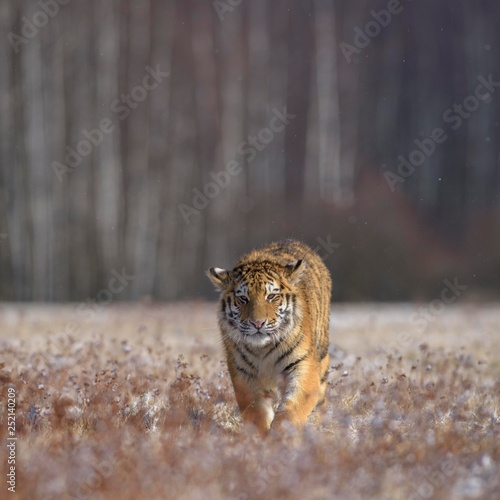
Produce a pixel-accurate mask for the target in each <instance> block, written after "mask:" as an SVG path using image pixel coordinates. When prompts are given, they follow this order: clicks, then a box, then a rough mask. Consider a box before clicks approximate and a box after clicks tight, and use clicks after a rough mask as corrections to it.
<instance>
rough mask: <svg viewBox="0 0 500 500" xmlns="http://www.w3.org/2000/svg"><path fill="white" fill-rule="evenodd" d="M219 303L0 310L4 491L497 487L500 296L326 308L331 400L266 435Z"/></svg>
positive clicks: (412, 493)
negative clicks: (478, 301)
mask: <svg viewBox="0 0 500 500" xmlns="http://www.w3.org/2000/svg"><path fill="white" fill-rule="evenodd" d="M420 308H422V309H420ZM214 311H215V305H214V304H206V303H202V302H200V303H183V304H171V305H166V306H165V305H161V306H160V305H147V304H143V305H109V306H107V307H104V308H102V310H100V311H97V312H95V311H93V310H92V309H91V308H89V307H87V306H85V307H82V306H80V307H78V306H76V305H74V306H71V305H69V306H54V307H47V306H37V305H19V306H18V305H2V306H0V388H1V394H0V396H1V399H0V401H1V405H0V440H1V443H2V454H0V458H1V463H0V471H1V474H2V478H3V479H2V484H1V487H0V488H1V490H0V498H23V499H43V500H46V499H115V498H116V499H139V498H144V499H200V500H201V499H226V498H228V499H254V498H255V499H264V498H265V499H274V498H287V499H288V498H289V499H301V500H306V499H307V500H309V499H329V498H339V499H357V498H359V499H364V498H380V499H428V498H436V499H461V498H491V499H493V498H499V495H500V465H499V459H500V432H499V431H500V396H499V395H500V306H494V305H491V306H478V305H469V304H466V305H460V306H453V305H450V306H446V307H444V306H443V307H435V308H430V309H429V306H428V305H425V304H423V305H421V306H409V305H369V304H367V305H337V306H334V307H333V309H332V322H331V340H332V348H331V352H332V356H331V371H330V375H329V389H328V394H327V404H326V406H325V407H324V408H323V409H321V410H318V411H316V412H315V413H314V414H313V415H312V417H311V419H310V423H309V424H308V426H307V427H306V429H305V430H304V432H301V433H295V432H294V431H293V430H287V429H285V430H284V432H283V434H280V435H270V436H269V437H268V438H266V439H261V438H259V437H257V436H256V435H255V434H254V433H252V432H249V430H248V429H246V428H244V427H242V425H241V421H240V417H239V415H238V412H237V409H236V403H235V400H234V396H233V392H232V387H231V384H230V381H229V379H228V374H227V371H226V366H225V362H224V361H223V356H222V351H221V344H220V341H219V339H218V332H217V328H216V324H215V312H214ZM414 314H417V315H419V316H418V318H417V317H415V316H412V315H414ZM9 388H14V389H15V417H16V420H15V424H16V429H15V435H16V437H17V441H14V442H15V453H14V455H15V467H16V470H15V476H16V479H15V481H16V487H15V489H16V494H15V495H14V494H11V493H10V492H9V491H8V489H7V488H8V486H9V485H8V483H7V481H6V477H7V476H6V474H7V472H8V469H7V467H8V464H7V462H8V458H9V456H13V455H9V453H10V450H9V448H7V444H8V443H11V442H13V441H9V440H8V437H9V436H8V429H9V428H8V418H7V417H8V404H7V396H8V394H9V395H12V394H14V393H13V392H12V389H10V391H9ZM11 406H12V405H11ZM6 451H7V454H5V452H6Z"/></svg>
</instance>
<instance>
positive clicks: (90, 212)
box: [0, 0, 500, 301]
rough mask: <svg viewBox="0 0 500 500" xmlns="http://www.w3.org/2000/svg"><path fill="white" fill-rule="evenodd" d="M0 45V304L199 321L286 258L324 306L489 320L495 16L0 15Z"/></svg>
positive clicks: (495, 265)
mask: <svg viewBox="0 0 500 500" xmlns="http://www.w3.org/2000/svg"><path fill="white" fill-rule="evenodd" d="M381 11H384V12H381ZM387 13H388V15H387ZM367 33H368V34H367ZM0 36H1V42H0V298H1V299H3V300H17V301H19V300H22V301H25V300H36V301H66V300H72V301H75V300H77V301H80V300H86V298H87V297H90V298H95V297H98V298H99V292H100V291H102V290H103V289H104V288H106V287H108V283H109V280H110V279H111V278H112V277H113V273H122V272H123V271H125V273H126V274H128V275H133V276H134V278H133V279H131V280H130V282H129V285H128V286H127V287H126V288H125V289H124V290H123V291H121V292H120V293H116V294H115V296H114V297H113V300H133V299H139V298H143V297H152V298H153V299H155V300H156V299H158V300H160V299H161V300H165V299H166V300H177V299H184V298H196V297H199V298H208V297H210V298H212V299H214V298H215V294H214V293H213V291H212V289H211V286H210V284H209V282H208V280H207V279H206V277H205V276H204V270H205V269H207V268H208V267H210V266H219V267H229V266H232V265H233V264H234V263H235V261H236V260H237V258H238V257H239V255H240V254H241V253H242V252H245V251H248V250H250V249H251V248H252V247H255V246H258V245H261V244H263V243H265V242H268V241H270V240H274V239H279V238H283V237H287V236H293V237H296V238H300V239H303V240H304V241H306V242H307V243H309V244H311V245H312V246H313V247H317V248H318V251H319V253H320V254H321V255H323V256H324V257H325V261H326V263H327V265H328V266H329V268H330V269H331V271H332V273H333V281H334V299H335V300H416V299H433V298H436V297H439V293H440V291H441V290H442V288H443V280H445V279H448V280H450V281H453V280H454V279H457V280H458V283H460V284H461V285H467V287H468V289H467V293H468V294H469V296H470V297H476V298H479V299H480V300H482V299H484V298H493V299H496V298H498V296H499V293H500V197H499V193H500V142H499V139H500V128H499V120H500V86H495V84H494V83H491V82H500V66H499V61H500V3H499V2H498V0H489V1H486V0H483V1H481V0H479V1H475V2H472V1H465V0H440V1H435V0H423V1H410V0H406V1H405V0H401V2H398V1H396V0H384V1H373V0H370V1H368V0H358V1H355V2H354V1H352V2H350V1H346V0H343V1H329V2H327V1H324V0H289V1H285V0H218V1H211V0H207V1H194V0H177V1H174V0H171V1H169V0H85V1H78V0H64V1H63V0H40V1H28V0H2V2H1V3H0ZM167 73H168V75H167ZM481 78H483V79H484V80H481ZM481 81H486V82H487V85H489V87H490V90H489V93H490V95H489V97H488V98H487V99H483V98H481V99H478V98H477V97H474V96H475V93H476V88H477V86H478V85H479V84H480V83H481ZM488 81H489V82H490V83H488ZM485 92H486V91H485V90H484V86H483V88H482V94H481V95H482V96H483V97H484V95H485ZM455 105H456V106H459V107H456V108H454V106H455ZM464 106H465V108H464ZM467 110H469V111H467ZM286 115H289V116H288V118H287V117H286ZM435 129H442V131H443V133H442V134H441V135H440V133H439V132H436V133H435V135H434V137H435V138H438V139H439V141H438V142H432V143H430V142H429V140H430V139H429V137H431V136H433V131H435ZM444 136H446V139H444ZM415 141H417V142H418V141H423V142H420V144H421V145H422V144H423V146H422V147H420V149H419V147H418V146H417V142H415ZM425 141H427V142H425ZM432 144H434V148H433V147H432ZM415 150H420V151H423V150H426V151H427V152H425V151H424V152H421V153H420V154H419V153H413V156H411V155H412V152H413V151H415ZM400 155H402V156H403V157H404V158H405V161H410V159H411V158H413V160H412V161H413V162H414V163H418V165H416V166H415V167H414V168H413V167H412V165H410V164H409V163H407V164H406V166H399V167H398V165H399V164H400V163H401V159H398V157H400ZM396 176H399V177H396ZM217 182H218V184H219V185H218V184H217ZM101 295H102V294H101Z"/></svg>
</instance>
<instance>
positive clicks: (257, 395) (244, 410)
mask: <svg viewBox="0 0 500 500" xmlns="http://www.w3.org/2000/svg"><path fill="white" fill-rule="evenodd" d="M233 386H234V393H235V396H236V401H237V403H238V407H239V409H240V412H241V417H242V418H243V421H244V422H246V423H250V424H253V425H254V426H255V427H257V429H258V430H259V432H260V433H261V434H263V435H265V434H267V433H268V432H269V429H270V427H271V422H272V421H273V418H274V410H273V397H272V394H270V393H268V392H266V391H260V390H255V389H252V388H251V387H249V385H248V384H247V382H246V381H244V380H243V379H241V378H235V379H234V380H233Z"/></svg>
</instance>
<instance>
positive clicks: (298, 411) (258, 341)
mask: <svg viewBox="0 0 500 500" xmlns="http://www.w3.org/2000/svg"><path fill="white" fill-rule="evenodd" d="M207 275H208V277H209V278H210V280H211V281H212V282H213V284H214V285H215V287H216V289H217V290H219V291H220V292H221V295H220V307H219V314H218V319H219V326H220V330H221V334H222V339H223V343H224V349H225V353H226V357H227V364H228V369H229V374H230V376H231V380H232V383H233V387H234V392H235V396H236V400H237V403H238V406H239V408H240V411H241V414H242V417H243V419H244V421H247V422H251V423H253V424H254V425H255V426H256V427H257V428H258V429H259V430H260V431H261V432H262V433H264V434H265V433H267V432H268V431H269V429H270V428H271V426H272V428H273V429H274V428H275V427H279V426H280V425H281V423H282V422H283V421H284V420H286V421H289V422H290V423H291V424H292V425H294V426H297V427H300V426H302V425H303V424H305V423H306V422H307V419H308V417H309V415H310V413H311V412H312V410H313V409H314V408H315V406H316V405H317V404H319V403H322V402H323V401H324V398H325V391H326V382H327V377H328V368H329V338H328V328H329V313H330V295H331V279H330V274H329V272H328V270H327V268H326V267H325V265H324V264H323V261H322V260H321V258H320V257H319V256H318V255H317V254H316V253H315V252H314V251H313V250H312V249H311V248H309V247H308V246H307V245H305V244H304V243H301V242H299V241H296V240H292V239H288V240H284V241H280V242H277V243H272V244H270V245H269V246H266V247H264V248H262V249H260V250H253V251H252V252H250V253H248V254H247V255H245V256H243V257H242V258H241V259H240V261H239V262H238V264H237V265H236V267H235V268H234V269H233V270H224V269H220V268H217V267H212V268H210V269H209V270H208V271H207ZM276 403H279V404H278V406H277V408H276V409H275V405H276Z"/></svg>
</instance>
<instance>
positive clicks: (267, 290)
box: [207, 261, 305, 347]
mask: <svg viewBox="0 0 500 500" xmlns="http://www.w3.org/2000/svg"><path fill="white" fill-rule="evenodd" d="M304 267H305V264H303V263H302V261H295V262H292V263H290V264H289V265H286V266H279V265H276V264H274V263H273V265H266V263H259V265H258V266H255V264H254V265H252V266H248V265H243V266H239V267H237V268H235V269H234V270H232V271H226V270H224V269H220V268H211V269H210V270H209V271H208V273H207V274H208V276H209V278H210V279H211V281H212V282H213V283H214V285H215V286H216V288H217V289H218V290H220V291H221V292H222V293H221V303H222V307H221V310H220V313H219V321H220V323H221V324H222V325H223V326H225V328H224V329H225V331H226V332H227V334H228V336H229V337H230V338H231V340H233V342H235V343H237V344H241V343H244V344H248V345H254V346H259V347H263V346H265V345H267V344H270V343H274V344H277V343H278V342H281V341H282V340H283V339H284V338H285V337H286V336H287V334H288V333H289V332H290V331H291V330H292V329H293V327H294V325H295V324H296V322H297V321H298V319H299V318H300V307H299V304H298V303H297V290H296V288H295V284H296V282H297V279H298V278H299V276H300V274H301V272H302V271H303V268H304Z"/></svg>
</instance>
